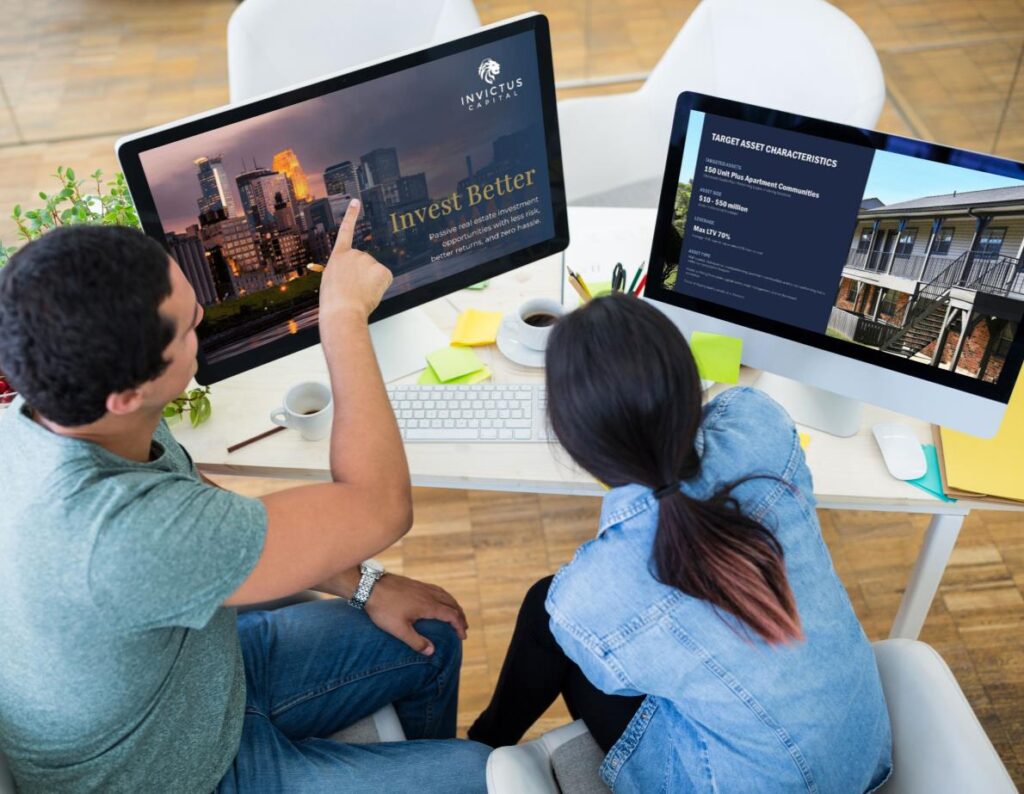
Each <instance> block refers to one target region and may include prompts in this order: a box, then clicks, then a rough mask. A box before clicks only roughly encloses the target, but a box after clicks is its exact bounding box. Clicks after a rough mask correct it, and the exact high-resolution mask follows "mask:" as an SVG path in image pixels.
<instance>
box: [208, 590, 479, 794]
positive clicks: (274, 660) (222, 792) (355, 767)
mask: <svg viewBox="0 0 1024 794" xmlns="http://www.w3.org/2000/svg"><path fill="white" fill-rule="evenodd" d="M416 630H417V631H418V632H419V633H420V634H422V635H424V636H425V637H427V638H429V639H430V641H431V642H432V643H433V644H434V649H435V650H434V654H433V655H432V656H423V655H422V654H419V653H417V652H416V651H414V650H412V649H411V648H410V647H409V646H407V645H406V644H405V643H403V642H400V641H399V640H396V639H395V638H394V637H392V636H391V635H390V634H387V633H385V632H383V631H381V630H380V629H378V628H377V627H376V626H375V625H374V624H373V623H372V622H371V621H370V619H369V618H368V617H367V616H366V613H365V612H362V611H360V610H357V609H353V608H352V607H350V606H349V605H348V604H347V603H346V602H345V601H343V600H341V599H330V600H324V601H317V602H311V603H305V604H297V605H295V606H291V607H286V608H284V609H279V610H276V611H273V612H246V613H244V614H242V615H239V616H238V635H239V638H240V639H241V641H242V654H243V656H244V658H245V680H246V707H245V724H244V727H243V729H242V741H241V745H240V746H239V748H238V755H237V756H236V757H235V761H234V763H233V764H232V766H231V768H230V769H229V770H228V772H227V774H226V775H225V776H224V778H223V780H221V782H220V785H219V787H218V792H219V794H234V792H243V793H244V794H251V792H288V794H293V793H294V794H305V793H306V792H310V794H313V793H318V792H325V794H326V792H330V794H339V792H345V791H351V792H361V793H362V792H366V793H367V794H371V793H372V792H378V791H380V792H393V791H416V792H430V791H437V792H446V793H447V792H484V791H486V789H487V786H486V783H485V780H484V767H485V765H486V762H487V756H488V754H489V752H490V748H488V747H485V746H484V745H482V744H477V743H476V742H469V741H462V740H458V739H454V738H451V737H454V735H455V711H456V699H457V694H458V686H459V664H460V662H461V660H462V646H461V644H460V642H459V639H458V637H457V636H456V634H455V632H454V631H453V630H452V629H451V627H450V626H449V625H448V624H446V623H442V622H440V621H436V620H420V621H418V622H417V623H416ZM388 703H393V704H394V707H395V711H397V712H398V718H399V720H400V721H401V723H402V728H403V729H404V730H405V735H406V737H407V738H408V739H409V740H410V741H406V742H392V743H378V744H340V743H338V742H333V741H331V740H330V739H327V738H325V737H327V736H330V735H331V734H332V733H334V732H335V731H338V730H341V729H342V728H344V727H346V726H348V725H351V724H352V723H354V722H356V721H357V720H359V719H361V718H362V717H365V716H367V715H368V714H372V713H373V712H375V711H377V710H378V709H379V708H381V707H382V706H384V705H386V704H388Z"/></svg>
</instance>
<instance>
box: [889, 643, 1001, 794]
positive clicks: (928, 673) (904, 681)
mask: <svg viewBox="0 0 1024 794" xmlns="http://www.w3.org/2000/svg"><path fill="white" fill-rule="evenodd" d="M874 649H875V660H876V661H877V663H878V672H879V674H880V676H881V679H882V689H883V690H884V691H885V702H886V704H887V706H888V708H889V720H890V722H891V723H892V744H893V773H892V776H891V777H890V778H889V781H888V782H887V783H886V784H885V786H883V787H882V789H881V791H882V792H884V794H919V793H920V792H928V794H961V792H985V794H1012V793H1013V792H1016V791H1017V789H1016V788H1015V787H1014V785H1013V781H1012V780H1011V779H1010V774H1009V772H1007V771H1006V767H1005V766H1003V762H1002V761H1000V759H999V755H998V754H997V753H996V751H995V748H994V747H993V746H992V742H990V741H989V738H988V736H987V735H986V734H985V730H984V728H982V727H981V723H980V722H978V718H977V717H976V716H975V714H974V711H973V710H972V709H971V705H970V703H968V702H967V698H966V697H964V693H963V692H962V691H961V689H960V686H959V685H958V684H957V682H956V679H955V678H954V677H953V673H952V672H951V671H950V669H949V667H947V666H946V663H945V662H944V661H943V660H942V657H941V656H939V654H938V653H936V652H935V650H934V649H933V648H932V647H931V646H929V645H926V644H925V643H923V642H917V641H915V640H883V641H882V642H876V643H875V644H874Z"/></svg>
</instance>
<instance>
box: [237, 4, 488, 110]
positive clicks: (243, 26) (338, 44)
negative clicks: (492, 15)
mask: <svg viewBox="0 0 1024 794" xmlns="http://www.w3.org/2000/svg"><path fill="white" fill-rule="evenodd" d="M478 27H480V17H479V16H478V15H477V13H476V8H475V7H474V6H473V2H472V0H416V2H408V0H372V2H367V1H366V0H302V2H301V3H295V2H292V1H291V0H245V2H243V3H242V4H241V5H239V6H238V8H236V9H235V11H234V13H233V14H232V15H231V19H230V20H229V21H228V83H229V87H230V93H231V101H232V102H244V101H246V100H248V99H251V98H253V97H255V96H259V95H260V94H265V93H269V92H272V91H277V90H279V89H282V88H286V87H288V86H290V85H294V84H296V83H302V82H306V81H308V80H315V79H317V78H318V77H323V76H324V75H328V74H332V73H333V72H338V71H341V70H343V69H346V68H348V67H350V66H354V65H356V64H360V63H365V62H366V61H372V60H375V59H377V58H382V57H385V56H387V55H390V54H391V53H396V52H401V51H403V50H407V49H412V48H415V47H421V46H426V45H427V44H430V43H431V42H433V41H440V40H443V39H446V38H450V37H453V36H458V35H460V34H463V33H470V32H472V31H473V30H474V29H476V28H478Z"/></svg>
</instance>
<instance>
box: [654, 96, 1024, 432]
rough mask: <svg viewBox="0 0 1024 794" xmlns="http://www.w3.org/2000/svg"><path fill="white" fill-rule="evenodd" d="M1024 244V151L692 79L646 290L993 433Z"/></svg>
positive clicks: (1010, 356) (799, 363)
mask: <svg viewBox="0 0 1024 794" xmlns="http://www.w3.org/2000/svg"><path fill="white" fill-rule="evenodd" d="M1022 253H1024V165H1022V164H1021V163H1017V162H1011V161H1009V160H1003V159H1000V158H996V157H990V156H987V155H983V154H977V153H974V152H966V151H961V150H959V149H952V148H948V147H945V146H939V145H937V144H933V143H926V142H922V141H917V140H912V139H908V138H902V137H899V136H896V135H887V134H884V133H880V132H872V131H869V130H862V129H857V128H854V127H848V126H845V125H842V124H835V123H831V122H827V121H821V120H818V119H813V118H808V117H804V116H797V115H793V114H791V113H783V112H781V111H777V110H770V109H768V108H762V107H756V106H753V105H747V104H742V103H738V102H732V101H727V100H724V99H717V98H714V97H709V96H704V95H701V94H695V93H684V94H681V95H680V97H679V99H678V102H677V106H676V114H675V120H674V123H673V128H672V135H671V141H670V146H669V153H668V160H667V164H666V169H665V177H664V181H663V184H662V191H661V199H660V203H659V207H658V215H657V226H656V231H655V237H654V242H653V247H652V252H651V259H650V276H649V278H648V280H647V285H646V288H645V297H646V298H647V299H649V300H651V301H653V302H654V303H655V304H656V305H657V306H658V307H660V308H661V309H662V310H663V311H665V313H666V314H667V315H668V316H669V317H670V318H672V319H673V320H674V321H675V322H676V323H677V324H678V325H679V326H680V328H682V329H683V330H684V332H689V331H692V330H696V329H699V330H704V331H710V332H717V333H723V334H728V335H732V336H738V337H741V338H742V339H743V342H744V347H743V360H744V363H747V364H749V365H751V366H754V367H758V368H761V369H764V370H768V371H769V372H771V373H776V374H777V375H781V376H785V377H786V378H790V379H793V380H796V381H800V382H801V383H804V384H808V385H810V386H813V387H816V388H818V389H822V390H825V392H829V393H832V394H834V395H840V396H842V397H846V398H850V399H852V400H856V401H866V402H871V403H874V404H877V405H880V406H883V407H886V408H889V409H892V410H895V411H899V412H901V413H905V414H911V415H914V416H918V417H920V418H923V419H926V420H928V421H931V422H934V423H936V424H941V425H944V426H947V427H951V428H956V429H959V430H963V431H965V432H968V433H973V434H975V435H981V436H990V435H992V434H994V433H995V431H996V430H997V428H998V426H999V422H1000V420H1001V418H1002V416H1003V413H1004V411H1005V408H1006V404H1007V402H1008V400H1009V397H1010V393H1011V392H1012V391H1013V388H1014V384H1015V383H1016V382H1017V379H1018V374H1019V372H1020V369H1021V362H1022V359H1024V330H1022V329H1021V317H1022V313H1024V267H1022V261H1024V260H1022ZM794 418H797V419H798V420H799V419H801V418H802V417H799V416H795V417H794ZM836 420H838V422H837V421H836ZM810 423H812V424H815V423H817V424H819V426H822V425H824V427H823V429H826V430H831V431H833V432H837V433H838V434H842V435H846V434H849V433H851V432H855V431H856V429H857V426H858V415H853V416H852V421H851V416H850V415H846V416H845V417H843V416H842V415H839V416H831V417H830V416H828V415H819V416H818V419H817V422H814V421H812V422H810Z"/></svg>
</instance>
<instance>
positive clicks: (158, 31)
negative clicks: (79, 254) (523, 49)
mask: <svg viewBox="0 0 1024 794" xmlns="http://www.w3.org/2000/svg"><path fill="white" fill-rule="evenodd" d="M369 1H370V0H367V2H369ZM409 1H410V2H412V1H413V0H409ZM751 1H752V2H758V1H760V0H751ZM694 5H695V0H678V2H670V0H533V1H531V2H527V1H526V0H477V7H478V9H479V11H480V14H481V17H482V18H483V19H484V21H485V22H489V21H492V20H496V19H500V18H503V17H506V16H510V15H512V14H516V13H520V12H522V11H526V10H540V11H542V12H544V13H546V14H547V15H548V16H549V18H550V20H551V26H552V35H553V40H554V54H555V62H556V78H557V79H558V80H559V81H561V82H565V81H573V80H580V79H583V78H593V77H601V76H607V75H631V74H636V73H643V72H645V71H647V70H649V69H650V68H651V66H652V65H653V64H654V63H656V62H657V60H658V57H659V56H660V54H661V53H662V51H663V50H664V48H665V47H666V46H667V44H668V43H669V41H670V40H671V38H672V36H673V35H674V33H675V31H676V30H678V28H679V26H680V25H681V24H682V22H683V21H684V20H685V19H686V17H687V15H688V14H689V13H690V11H691V10H692V9H693V7H694ZM835 5H837V6H838V7H839V8H841V9H842V10H843V11H845V12H846V13H847V14H848V15H850V16H851V17H852V18H853V19H854V20H855V21H856V22H857V23H858V24H859V25H860V26H861V27H862V28H863V29H864V31H865V32H866V33H867V35H868V36H869V37H870V39H871V41H872V43H873V44H874V46H875V47H876V49H877V50H878V52H879V57H880V59H881V61H882V65H883V68H884V70H885V74H886V81H887V88H888V101H887V103H886V106H885V110H884V112H883V114H882V118H881V119H880V121H879V124H878V127H879V128H880V129H883V130H886V131H890V132H895V133H899V134H909V135H914V136H918V137H923V138H930V139H934V140H939V141H941V142H943V143H948V144H953V145H957V146H963V147H969V148H974V149H978V150H981V151H990V152H995V153H997V154H1001V155H1003V156H1008V157H1017V158H1021V159H1024V83H1022V81H1024V76H1022V77H1021V78H1020V79H1017V73H1018V71H1019V67H1020V59H1021V53H1022V51H1024V0H836V2H835ZM234 7H235V2H234V1H233V0H175V1H174V2H173V3H158V2H152V1H151V0H143V1H142V2H140V1H139V0H77V1H76V2H66V1H64V2H60V1H59V0H36V2H33V3H25V2H15V1H14V0H0V18H2V19H3V25H2V26H0V174H2V175H3V178H2V180H0V240H3V241H4V242H5V243H7V244H11V243H12V242H14V239H13V227H12V224H11V223H10V221H9V219H8V218H7V215H8V209H9V208H10V207H11V206H13V205H14V204H15V203H16V202H21V203H26V204H30V203H31V202H32V201H33V197H34V196H35V194H36V193H37V192H38V191H39V190H48V189H49V188H50V184H51V183H50V180H49V175H50V174H52V173H53V171H54V170H55V168H56V166H57V165H61V164H63V165H71V166H73V167H75V168H76V169H77V170H78V171H79V172H80V173H88V172H89V171H92V170H93V169H95V168H103V169H105V170H106V171H107V172H108V173H111V172H113V171H114V170H115V161H114V157H113V151H112V144H113V141H114V139H116V138H117V137H118V136H119V135H121V134H124V133H126V132H131V131H134V130H137V129H140V128H142V127H145V126H149V125H152V124H156V123H160V122H164V121H168V120H171V119H174V118H177V117H180V116H184V115H187V114H190V113H194V112H197V111H200V110H204V109H207V108H209V107H212V106H215V105H218V104H222V103H223V102H225V101H226V100H227V82H226V66H225V40H224V31H225V25H226V23H227V18H228V16H229V15H230V14H231V12H232V10H233V9H234ZM635 85H636V84H635V83H633V84H625V85H619V86H610V87H603V88H599V89H596V90H598V91H616V90H626V89H631V88H633V87H635ZM594 90H595V89H574V90H573V91H562V92H561V95H562V96H566V95H571V94H577V93H589V92H593V91H594ZM213 402H214V421H216V389H214V393H213ZM1022 476H1024V472H1022ZM224 484H225V485H226V486H228V487H233V488H236V489H238V490H241V491H243V492H246V493H250V494H257V493H261V492H265V491H268V490H274V489H277V488H281V487H287V485H288V484H289V483H285V482H279V481H272V480H234V479H231V478H225V479H224ZM415 501H416V523H415V526H414V528H413V530H412V532H411V533H410V534H409V535H408V536H407V537H406V538H405V539H404V540H403V541H402V542H401V543H399V544H398V545H396V546H395V547H394V548H393V549H391V550H389V551H388V552H387V553H386V555H384V559H385V561H386V563H387V564H388V565H389V566H390V567H392V568H393V569H394V570H397V571H402V572H404V573H406V574H408V575H411V576H416V577H420V578H424V579H427V580H430V581H434V582H436V583H438V584H440V585H443V586H444V587H446V588H448V589H449V590H450V591H451V592H452V593H454V594H455V595H456V596H457V597H458V598H459V600H460V601H461V602H462V603H463V605H464V606H465V608H466V611H467V613H468V615H469V618H470V622H471V630H470V634H469V641H468V642H467V643H466V646H465V666H464V670H463V679H462V693H461V703H460V714H459V724H460V729H462V730H464V729H465V727H466V725H467V724H468V723H469V722H470V721H471V720H472V718H473V717H474V716H475V714H476V713H477V712H478V711H479V710H480V708H482V706H483V705H484V703H485V702H486V699H487V696H488V693H489V692H490V689H491V687H492V685H493V682H494V678H495V676H496V674H497V671H498V668H499V666H500V664H501V660H502V658H503V655H504V650H505V647H506V644H507V642H508V637H509V634H510V631H511V628H512V625H513V622H514V620H515V615H516V610H517V607H518V605H519V602H520V599H521V597H522V595H523V593H524V592H525V590H526V588H527V587H528V586H529V585H530V584H531V583H532V582H533V581H535V580H536V579H537V578H539V577H541V576H543V575H544V574H546V573H549V572H552V571H554V570H555V569H557V568H558V566H559V565H561V564H562V563H564V562H565V561H566V560H567V559H568V558H569V557H570V555H571V554H572V551H573V550H574V549H575V548H576V546H577V545H578V544H579V543H581V542H582V541H584V540H586V539H588V538H590V537H592V535H593V532H594V528H595V526H596V517H597V512H598V503H597V501H596V500H592V499H586V498H571V497H552V496H530V495H508V494H495V493H484V492H463V491H433V490H417V492H416V496H415ZM821 523H822V530H823V532H824V535H825V539H826V541H827V542H828V545H829V548H830V549H831V551H832V554H833V557H834V559H835V563H836V568H837V569H838V571H839V574H840V576H841V577H842V579H843V581H844V582H845V584H846V586H847V589H848V591H849V593H850V598H851V600H852V602H853V605H854V607H855V608H856V610H857V614H858V615H859V617H860V618H861V620H862V622H863V624H864V626H865V629H866V630H867V632H868V635H869V636H870V637H872V638H881V637H884V636H885V635H886V633H887V630H888V627H889V624H890V622H891V620H892V617H893V615H894V614H895V611H896V606H897V604H898V602H899V599H900V595H901V592H902V588H903V586H904V584H905V582H906V579H907V576H908V574H909V569H910V565H911V563H912V561H913V559H914V556H915V555H916V553H917V549H918V547H919V545H920V543H921V538H922V534H923V530H924V523H925V520H924V519H921V518H914V517H911V516H906V515H904V514H883V513H849V512H842V513H839V512H823V513H822V514H821ZM1022 593H1024V520H1022V519H1021V518H1020V517H1019V516H1018V515H1008V514H1002V513H996V512H985V513H978V514H975V515H973V516H972V517H971V518H970V519H969V520H968V522H967V525H966V527H965V529H964V532H963V535H962V537H961V540H960V542H959V544H958V545H957V548H956V550H955V552H954V555H953V560H952V563H951V565H950V567H949V569H948V570H947V573H946V576H945V578H944V579H943V582H942V587H941V589H940V593H939V596H938V598H937V599H936V602H935V605H934V608H933V610H932V613H931V615H930V616H929V619H928V622H927V624H926V625H925V628H924V631H923V634H922V639H924V640H925V641H927V642H929V643H931V644H932V645H934V646H935V647H936V648H937V649H938V650H939V652H940V653H941V654H942V655H943V657H944V658H945V659H946V660H947V661H948V662H949V664H950V666H951V667H952V668H953V670H954V672H955V674H956V676H957V679H958V681H959V682H960V684H961V686H962V687H963V689H964V691H965V693H966V694H967V696H968V698H969V699H970V701H971V703H972V705H973V706H974V709H975V711H976V712H977V714H978V716H979V717H980V719H981V720H982V722H983V724H984V725H985V728H986V730H987V731H988V733H989V736H990V737H991V738H992V740H993V742H994V743H995V744H996V747H997V748H998V750H999V752H1000V754H1001V755H1002V757H1003V759H1004V760H1005V762H1006V764H1007V766H1008V767H1009V768H1010V770H1011V773H1012V774H1013V775H1014V778H1015V780H1016V781H1017V783H1018V785H1019V786H1024V597H1022ZM564 719H565V715H564V712H562V711H560V710H559V709H554V710H552V712H550V713H549V715H547V716H546V717H545V719H544V720H542V722H541V724H539V725H538V726H537V731H539V730H542V729H545V728H547V727H551V726H553V725H556V724H559V723H561V722H562V721H563V720H564Z"/></svg>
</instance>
